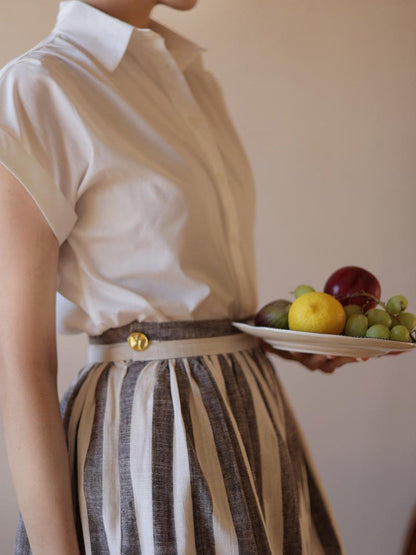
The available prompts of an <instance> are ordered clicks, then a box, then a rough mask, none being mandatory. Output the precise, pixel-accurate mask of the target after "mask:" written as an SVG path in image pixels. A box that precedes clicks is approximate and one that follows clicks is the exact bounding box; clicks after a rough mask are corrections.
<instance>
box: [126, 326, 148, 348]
mask: <svg viewBox="0 0 416 555" xmlns="http://www.w3.org/2000/svg"><path fill="white" fill-rule="evenodd" d="M127 343H128V344H129V347H130V348H131V349H133V350H134V351H144V349H147V347H148V346H149V339H148V337H147V336H146V335H145V334H144V333H141V332H140V331H134V332H133V333H131V334H130V335H129V336H128V338H127Z"/></svg>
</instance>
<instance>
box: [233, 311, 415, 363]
mask: <svg viewBox="0 0 416 555" xmlns="http://www.w3.org/2000/svg"><path fill="white" fill-rule="evenodd" d="M232 324H233V326H235V327H236V328H238V329H239V330H241V331H243V332H245V333H248V334H249V335H255V336H257V337H261V338H262V339H263V340H264V341H266V342H267V343H269V344H270V345H271V346H272V347H275V348H276V349H282V350H283V351H296V352H298V353H314V354H321V355H332V356H351V357H356V358H365V357H367V358H370V357H376V356H380V355H384V354H386V353H390V352H393V351H394V352H404V351H409V350H411V349H414V348H415V347H416V343H406V342H404V341H392V340H389V339H373V338H370V337H348V336H347V335H330V334H326V333H310V332H304V331H292V330H281V329H278V328H269V327H265V326H255V325H254V320H247V321H245V322H232Z"/></svg>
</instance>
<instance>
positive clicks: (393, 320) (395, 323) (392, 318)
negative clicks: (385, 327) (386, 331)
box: [390, 313, 403, 329]
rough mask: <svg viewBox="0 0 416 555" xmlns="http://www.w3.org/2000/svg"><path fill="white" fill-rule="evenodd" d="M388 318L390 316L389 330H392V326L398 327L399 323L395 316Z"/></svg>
mask: <svg viewBox="0 0 416 555" xmlns="http://www.w3.org/2000/svg"><path fill="white" fill-rule="evenodd" d="M402 314H403V313H402ZM390 316H391V326H390V329H391V328H394V326H398V325H399V324H400V323H401V322H400V320H399V319H398V317H397V316H394V315H393V314H391V315H390Z"/></svg>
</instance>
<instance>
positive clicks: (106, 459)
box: [103, 362, 127, 553]
mask: <svg viewBox="0 0 416 555" xmlns="http://www.w3.org/2000/svg"><path fill="white" fill-rule="evenodd" d="M126 369H127V365H126V363H125V362H115V363H114V366H113V367H112V368H111V371H110V372H109V374H108V382H107V398H106V401H107V402H106V406H105V413H104V430H103V434H104V435H103V523H104V528H105V532H106V534H107V543H108V548H109V550H110V553H119V552H120V551H121V531H120V480H119V465H118V440H119V426H120V392H121V386H122V382H123V378H124V376H125V374H126Z"/></svg>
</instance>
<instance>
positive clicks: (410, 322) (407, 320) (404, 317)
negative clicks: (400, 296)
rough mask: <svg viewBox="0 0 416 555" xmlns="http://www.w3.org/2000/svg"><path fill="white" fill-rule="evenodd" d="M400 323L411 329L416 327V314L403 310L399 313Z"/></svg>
mask: <svg viewBox="0 0 416 555" xmlns="http://www.w3.org/2000/svg"><path fill="white" fill-rule="evenodd" d="M399 320H400V324H402V325H403V326H405V327H406V328H407V329H408V330H409V331H412V330H413V329H414V328H416V316H415V315H414V314H412V313H411V312H401V313H400V314H399Z"/></svg>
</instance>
